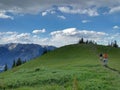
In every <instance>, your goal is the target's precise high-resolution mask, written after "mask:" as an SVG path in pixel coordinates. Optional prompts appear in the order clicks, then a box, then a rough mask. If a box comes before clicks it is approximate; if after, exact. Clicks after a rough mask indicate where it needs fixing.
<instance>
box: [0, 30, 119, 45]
mask: <svg viewBox="0 0 120 90" xmlns="http://www.w3.org/2000/svg"><path fill="white" fill-rule="evenodd" d="M80 38H84V39H85V40H94V41H96V42H97V43H98V44H104V45H107V44H108V42H111V41H112V40H117V41H118V44H119V45H120V40H118V38H120V33H116V34H107V33H105V32H97V31H93V30H79V29H77V28H67V29H63V30H56V31H53V32H51V33H50V35H49V38H48V37H42V36H39V35H38V34H32V33H18V32H0V44H5V43H35V44H40V45H54V46H58V47H60V46H64V45H69V44H75V43H77V42H78V40H79V39H80Z"/></svg>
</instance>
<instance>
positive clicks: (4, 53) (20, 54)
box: [0, 43, 56, 68]
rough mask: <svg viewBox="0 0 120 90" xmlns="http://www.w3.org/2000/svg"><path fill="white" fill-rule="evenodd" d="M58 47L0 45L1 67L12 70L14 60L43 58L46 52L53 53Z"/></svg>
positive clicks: (15, 44) (17, 44) (19, 44)
mask: <svg viewBox="0 0 120 90" xmlns="http://www.w3.org/2000/svg"><path fill="white" fill-rule="evenodd" d="M55 48H56V47H54V46H47V45H38V44H21V43H9V44H1V45H0V66H3V65H5V64H7V65H8V67H9V68H11V66H12V63H13V61H14V60H17V59H18V58H20V59H21V60H22V61H28V60H31V59H33V58H36V57H38V56H41V55H42V54H43V53H44V52H46V51H52V50H54V49H55Z"/></svg>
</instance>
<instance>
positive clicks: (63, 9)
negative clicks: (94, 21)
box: [58, 7, 99, 16]
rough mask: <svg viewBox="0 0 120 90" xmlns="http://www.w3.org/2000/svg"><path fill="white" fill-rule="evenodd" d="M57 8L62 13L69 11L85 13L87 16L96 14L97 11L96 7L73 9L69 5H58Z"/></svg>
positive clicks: (71, 12)
mask: <svg viewBox="0 0 120 90" xmlns="http://www.w3.org/2000/svg"><path fill="white" fill-rule="evenodd" d="M58 10H60V11H61V12H64V13H70V14H87V15H89V16H98V15H99V14H98V12H97V10H96V9H91V8H88V9H75V8H70V7H58Z"/></svg>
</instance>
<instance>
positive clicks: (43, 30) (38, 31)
mask: <svg viewBox="0 0 120 90" xmlns="http://www.w3.org/2000/svg"><path fill="white" fill-rule="evenodd" d="M45 32H46V30H45V29H42V30H33V32H32V33H33V34H39V33H45Z"/></svg>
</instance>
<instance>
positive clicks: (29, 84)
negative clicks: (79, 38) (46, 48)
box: [0, 44, 120, 90]
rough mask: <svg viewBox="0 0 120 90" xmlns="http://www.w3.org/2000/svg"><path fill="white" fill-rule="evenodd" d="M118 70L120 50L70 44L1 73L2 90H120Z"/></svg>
mask: <svg viewBox="0 0 120 90" xmlns="http://www.w3.org/2000/svg"><path fill="white" fill-rule="evenodd" d="M101 52H102V53H105V52H107V53H108V55H109V63H108V66H109V68H106V67H104V66H103V65H102V63H101V62H100V60H99V53H101ZM119 71H120V48H113V47H107V46H97V45H82V44H81V45H78V44H76V45H68V46H64V47H61V48H58V49H56V50H55V51H52V52H48V53H47V54H45V55H43V56H41V57H38V58H36V59H34V60H31V61H29V62H27V63H25V64H23V65H21V66H19V67H16V68H14V69H12V70H9V71H7V72H5V73H1V74H0V90H120V73H119Z"/></svg>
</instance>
